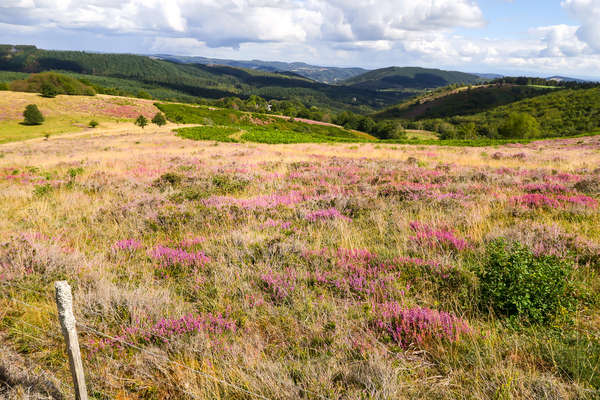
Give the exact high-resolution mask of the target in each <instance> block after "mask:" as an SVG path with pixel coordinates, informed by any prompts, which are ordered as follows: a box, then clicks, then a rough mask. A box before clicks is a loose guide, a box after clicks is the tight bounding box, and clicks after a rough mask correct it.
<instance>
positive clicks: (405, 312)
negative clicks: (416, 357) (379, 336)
mask: <svg viewBox="0 0 600 400" xmlns="http://www.w3.org/2000/svg"><path fill="white" fill-rule="evenodd" d="M377 308H378V317H377V319H376V321H375V327H376V328H378V329H380V330H381V331H383V332H385V333H387V334H389V335H390V336H391V338H392V339H393V340H394V341H395V342H396V343H398V344H399V345H400V346H402V347H404V348H407V347H409V346H410V345H417V346H419V345H422V344H423V343H425V342H427V341H429V340H445V341H449V342H451V343H453V342H456V341H458V340H459V339H460V337H461V335H463V334H467V333H470V332H471V328H470V327H469V325H468V324H467V322H466V321H464V320H462V319H460V318H458V317H456V316H455V315H453V314H450V313H447V312H444V311H436V310H432V309H429V308H421V307H416V308H403V307H402V306H401V305H400V304H399V303H398V302H390V303H385V304H381V305H379V306H377Z"/></svg>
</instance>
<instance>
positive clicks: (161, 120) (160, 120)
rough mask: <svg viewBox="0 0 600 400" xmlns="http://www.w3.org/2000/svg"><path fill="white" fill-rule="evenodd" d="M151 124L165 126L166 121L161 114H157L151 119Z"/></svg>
mask: <svg viewBox="0 0 600 400" xmlns="http://www.w3.org/2000/svg"><path fill="white" fill-rule="evenodd" d="M152 123H153V124H156V125H158V126H163V125H166V124H167V120H166V119H165V116H164V115H163V113H161V112H157V113H156V114H155V115H154V117H152Z"/></svg>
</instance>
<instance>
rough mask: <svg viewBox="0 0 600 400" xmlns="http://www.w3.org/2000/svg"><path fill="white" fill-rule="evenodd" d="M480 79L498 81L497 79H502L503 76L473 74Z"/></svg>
mask: <svg viewBox="0 0 600 400" xmlns="http://www.w3.org/2000/svg"><path fill="white" fill-rule="evenodd" d="M475 75H477V76H478V77H480V78H483V79H498V78H503V77H504V75H500V74H475Z"/></svg>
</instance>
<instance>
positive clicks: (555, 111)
mask: <svg viewBox="0 0 600 400" xmlns="http://www.w3.org/2000/svg"><path fill="white" fill-rule="evenodd" d="M396 121H399V122H400V123H401V124H403V125H404V126H405V127H408V128H417V129H428V130H432V131H436V132H438V133H440V135H441V137H442V138H448V139H450V138H466V139H471V138H475V137H478V136H483V137H492V138H497V137H505V138H510V137H512V138H519V137H564V136H572V135H580V134H585V133H590V132H593V131H595V130H598V129H599V128H600V87H596V88H591V89H563V90H557V91H553V92H552V93H548V94H544V95H541V96H536V97H532V98H528V99H524V100H521V101H517V102H514V103H510V104H507V105H504V106H499V107H495V108H492V109H489V110H487V111H485V112H480V113H477V114H474V115H457V116H449V117H446V118H437V119H423V120H420V121H412V122H411V121H408V120H396Z"/></svg>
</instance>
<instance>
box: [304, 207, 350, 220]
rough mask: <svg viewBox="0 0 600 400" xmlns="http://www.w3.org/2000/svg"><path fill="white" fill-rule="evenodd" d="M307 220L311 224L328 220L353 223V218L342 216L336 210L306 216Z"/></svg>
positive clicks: (331, 209)
mask: <svg viewBox="0 0 600 400" xmlns="http://www.w3.org/2000/svg"><path fill="white" fill-rule="evenodd" d="M305 218H306V219H307V220H308V221H310V222H317V221H321V220H327V219H341V220H344V221H352V219H351V218H348V217H346V216H345V215H344V214H342V213H341V212H339V211H338V210H337V209H335V208H328V209H325V210H317V211H313V212H311V213H308V214H306V217H305Z"/></svg>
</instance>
